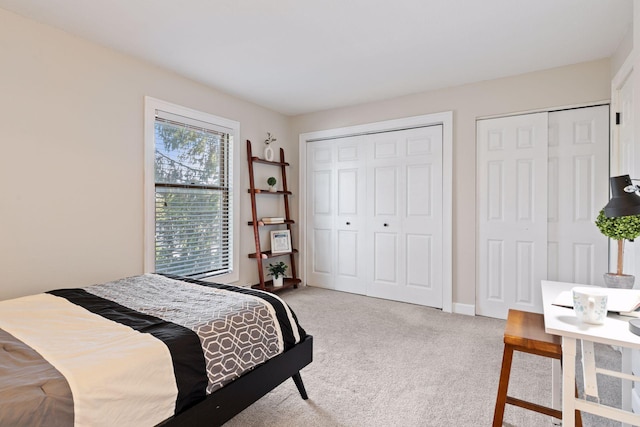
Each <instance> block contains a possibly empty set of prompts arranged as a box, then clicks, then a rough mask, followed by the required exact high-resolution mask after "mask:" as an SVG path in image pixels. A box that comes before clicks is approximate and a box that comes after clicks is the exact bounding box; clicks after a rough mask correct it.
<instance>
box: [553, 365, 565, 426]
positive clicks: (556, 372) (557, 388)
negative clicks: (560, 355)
mask: <svg viewBox="0 0 640 427" xmlns="http://www.w3.org/2000/svg"><path fill="white" fill-rule="evenodd" d="M551 407H552V408H553V409H558V410H560V411H561V410H562V368H561V367H560V360H558V359H551ZM552 422H553V425H555V426H561V425H562V420H559V419H557V418H553V421H552Z"/></svg>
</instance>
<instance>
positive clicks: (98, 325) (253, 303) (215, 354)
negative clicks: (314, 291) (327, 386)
mask: <svg viewBox="0 0 640 427" xmlns="http://www.w3.org/2000/svg"><path fill="white" fill-rule="evenodd" d="M0 329H2V330H4V335H3V334H0V339H1V338H3V337H4V338H6V339H14V340H15V342H14V344H12V345H14V346H15V348H17V349H20V350H19V351H20V357H26V356H24V355H25V354H27V353H26V352H25V348H27V349H29V350H31V352H30V353H34V354H36V355H37V354H39V355H40V356H42V358H43V362H44V363H46V364H48V365H49V366H50V368H52V369H48V370H46V372H49V373H50V372H59V373H60V374H61V376H62V377H63V378H64V379H65V380H66V382H67V383H68V388H69V389H70V391H71V395H72V399H66V400H68V401H69V402H71V405H72V408H70V409H69V408H64V409H63V410H62V411H60V412H61V413H63V414H66V417H67V419H68V418H69V414H72V415H73V417H72V419H73V420H74V421H73V422H74V424H75V425H101V424H103V425H154V424H156V423H158V422H160V421H162V420H164V419H165V418H168V417H169V416H171V415H174V414H175V413H178V412H180V411H181V410H183V409H185V408H187V407H189V406H191V405H192V404H194V403H195V402H197V401H199V400H201V399H203V398H204V397H205V396H206V395H207V394H209V393H211V392H213V391H215V390H217V389H219V388H220V387H223V386H224V385H225V384H227V383H229V382H230V381H233V380H234V379H235V378H237V377H239V376H240V375H242V374H243V373H244V372H246V371H247V370H250V369H252V368H254V367H255V366H257V365H259V364H261V363H263V362H265V361H267V360H268V359H270V358H272V357H274V356H276V355H278V354H280V353H282V352H283V351H286V350H287V349H289V348H291V347H292V346H294V345H295V344H297V343H298V342H300V341H301V340H303V339H304V338H305V336H306V334H305V332H304V330H303V329H302V328H301V327H300V326H299V325H298V323H297V319H296V317H295V314H294V313H293V312H292V311H291V310H290V308H289V307H288V306H287V305H286V304H285V303H284V302H283V301H282V300H281V299H280V298H278V297H277V296H276V295H273V294H269V293H266V292H261V291H256V290H252V289H247V288H239V287H235V286H229V285H221V284H211V283H206V282H201V281H197V280H190V279H184V278H175V277H166V276H160V275H155V274H146V275H142V276H135V277H130V278H126V279H122V280H118V281H115V282H110V283H105V284H101V285H94V286H89V287H86V288H82V289H61V290H56V291H51V292H48V293H46V294H40V295H34V296H30V297H23V298H17V299H15V300H8V301H0ZM4 347H5V348H13V347H12V346H4ZM6 351H8V350H6ZM1 356H2V355H0V357H1ZM10 358H11V359H15V358H14V357H13V356H11V357H10ZM16 360H17V359H16ZM3 361H4V358H3ZM30 363H31V362H30ZM19 364H22V365H24V363H23V362H20V363H19ZM17 368H18V367H16V366H14V367H7V369H6V370H5V369H3V366H2V363H0V373H2V372H7V373H9V374H8V375H7V378H5V377H4V376H3V377H2V378H0V384H4V385H2V386H0V425H5V424H6V425H9V424H7V423H10V422H12V421H14V422H15V421H19V422H20V423H23V422H25V421H29V420H31V421H34V422H36V423H37V421H38V420H43V419H49V420H51V419H52V418H50V417H53V416H55V413H54V409H55V408H56V407H58V409H60V408H61V407H62V406H63V405H62V404H61V402H62V401H65V399H61V398H60V395H59V394H60V392H59V389H60V388H64V387H57V388H56V390H58V391H56V393H57V395H56V396H51V397H50V399H51V400H52V401H53V400H55V403H56V404H53V405H42V404H38V405H34V403H33V402H29V401H28V400H29V399H26V398H25V399H22V398H21V397H20V393H16V390H17V389H16V387H18V388H20V389H26V390H28V389H29V385H26V386H25V384H23V383H20V384H18V382H19V381H24V377H25V376H24V375H22V376H21V375H20V374H19V372H17V371H16V369H17ZM43 372H44V371H43ZM12 381H13V382H12ZM48 381H49V380H48ZM41 382H42V381H40V380H37V381H35V382H34V383H33V384H32V386H33V388H34V389H35V388H37V389H38V391H39V394H40V395H41V394H42V390H45V388H44V387H43V386H42V384H41ZM51 383H52V384H53V382H51ZM12 384H13V385H12ZM29 394H30V393H25V395H29ZM32 394H33V393H32ZM35 394H38V393H35ZM6 396H8V397H9V398H10V399H9V400H8V401H7V400H5V397H6ZM39 398H40V399H41V400H42V399H43V397H42V396H39ZM47 399H49V397H48V396H46V390H45V397H44V400H45V402H46V400H47ZM22 400H25V401H24V402H23V401H22ZM21 403H22V406H21V405H20V404H21ZM21 407H22V408H23V409H22V410H21V409H20V408H21ZM36 408H40V409H39V410H40V411H41V412H42V411H44V413H40V414H38V413H37V411H36V413H33V414H32V415H28V416H27V415H25V413H30V412H33V411H34V410H35V409H36ZM21 411H22V413H21ZM56 411H57V409H56ZM49 412H51V413H49ZM25 417H27V418H25ZM30 424H31V423H30ZM65 424H66V425H69V424H68V423H67V422H63V423H62V424H61V425H65Z"/></svg>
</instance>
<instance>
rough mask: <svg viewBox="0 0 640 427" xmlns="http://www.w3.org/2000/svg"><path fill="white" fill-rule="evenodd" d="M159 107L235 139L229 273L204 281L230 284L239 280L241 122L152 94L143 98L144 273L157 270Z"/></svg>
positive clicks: (233, 141)
mask: <svg viewBox="0 0 640 427" xmlns="http://www.w3.org/2000/svg"><path fill="white" fill-rule="evenodd" d="M156 110H161V111H166V112H168V113H172V114H176V115H180V116H184V117H188V118H192V119H195V120H200V121H204V122H208V123H212V124H214V125H216V126H220V127H223V128H225V129H227V132H228V133H229V135H230V136H231V138H232V156H233V159H232V160H233V163H232V165H233V172H232V185H233V188H232V198H233V200H232V205H231V209H232V212H231V218H232V221H233V227H232V230H233V231H232V236H231V241H232V242H233V245H232V247H233V253H232V260H233V261H232V262H233V268H232V270H231V272H230V273H227V274H220V275H215V276H209V277H207V278H205V279H203V280H210V281H215V282H220V283H230V282H236V281H238V280H240V273H239V265H240V251H239V249H240V248H239V246H240V161H239V159H240V123H239V122H237V121H234V120H230V119H226V118H224V117H218V116H214V115H212V114H208V113H204V112H202V111H197V110H193V109H191V108H187V107H183V106H181V105H177V104H173V103H170V102H166V101H162V100H159V99H156V98H152V97H150V96H145V98H144V272H145V273H153V272H154V271H155V250H156V249H155V248H156V231H155V230H156V221H155V218H156V215H155V203H156V202H155V197H156V196H155V193H156V190H155V163H154V152H155V143H156V142H155V116H156Z"/></svg>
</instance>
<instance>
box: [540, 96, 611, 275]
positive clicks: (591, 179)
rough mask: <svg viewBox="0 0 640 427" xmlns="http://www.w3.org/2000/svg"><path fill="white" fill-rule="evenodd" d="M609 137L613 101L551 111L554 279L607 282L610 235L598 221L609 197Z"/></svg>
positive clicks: (550, 271)
mask: <svg viewBox="0 0 640 427" xmlns="http://www.w3.org/2000/svg"><path fill="white" fill-rule="evenodd" d="M608 141H609V106H608V105H602V106H598V107H589V108H576V109H572V110H564V111H554V112H551V113H549V190H548V200H549V217H548V221H549V223H548V227H549V229H548V257H549V262H548V279H549V280H555V281H559V282H571V283H581V284H586V285H599V286H603V285H604V280H603V277H602V275H603V274H604V273H606V272H607V271H608V262H607V258H608V249H607V238H606V237H605V236H603V235H602V234H601V233H600V231H599V230H598V228H597V227H596V226H595V225H594V222H595V220H596V218H597V216H598V212H600V209H602V208H603V207H604V205H605V204H606V203H607V202H608V200H609V198H608V194H609V168H608V162H609V144H608Z"/></svg>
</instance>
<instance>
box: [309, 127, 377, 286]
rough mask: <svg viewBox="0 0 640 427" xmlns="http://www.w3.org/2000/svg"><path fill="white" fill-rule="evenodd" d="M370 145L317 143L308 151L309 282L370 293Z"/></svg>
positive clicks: (343, 140) (355, 140) (347, 140)
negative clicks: (367, 204)
mask: <svg viewBox="0 0 640 427" xmlns="http://www.w3.org/2000/svg"><path fill="white" fill-rule="evenodd" d="M366 149H367V146H366V145H364V144H362V143H361V137H357V136H354V137H348V138H340V139H336V140H328V141H316V142H312V143H310V144H309V145H308V148H307V171H308V178H307V186H308V187H307V194H310V195H311V197H310V198H309V200H310V206H309V207H308V208H307V221H306V226H307V247H306V251H305V252H306V254H307V263H308V265H309V268H308V276H307V283H308V284H309V285H311V286H320V287H325V288H330V289H336V290H340V291H346V292H352V293H358V294H365V293H366V283H365V279H366V276H367V274H366V271H365V268H366V267H367V264H366V262H365V261H364V258H363V256H364V255H363V252H364V247H365V245H366V241H367V238H368V235H367V234H366V233H363V232H362V230H363V227H364V226H365V221H366V215H365V191H366V186H365V185H366V183H365V165H366V161H365V159H366V156H367V154H366Z"/></svg>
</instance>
